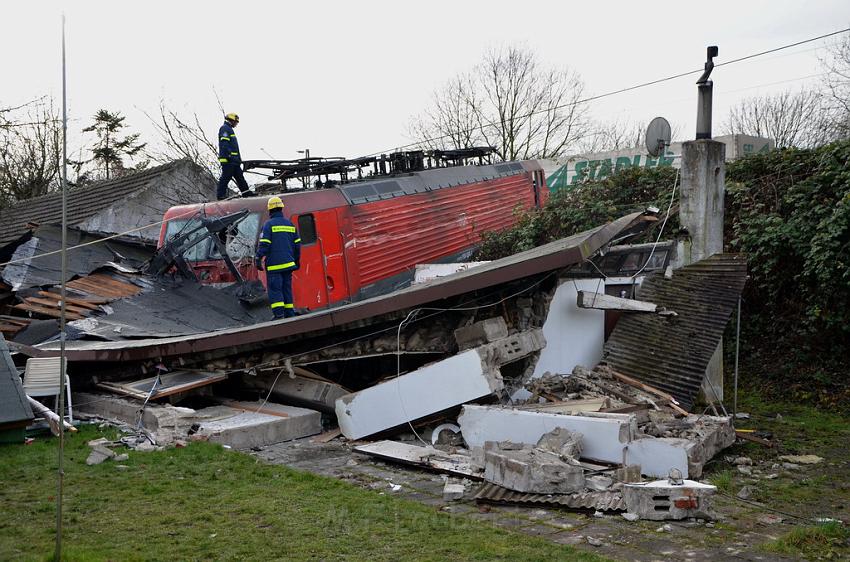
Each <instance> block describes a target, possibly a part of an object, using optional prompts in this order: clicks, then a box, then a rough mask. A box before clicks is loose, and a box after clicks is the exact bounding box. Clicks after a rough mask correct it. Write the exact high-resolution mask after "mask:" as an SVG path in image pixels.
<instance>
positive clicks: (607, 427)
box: [458, 404, 734, 478]
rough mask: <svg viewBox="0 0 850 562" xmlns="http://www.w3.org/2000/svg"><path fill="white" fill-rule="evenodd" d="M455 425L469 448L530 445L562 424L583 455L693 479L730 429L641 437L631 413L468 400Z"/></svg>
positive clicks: (645, 471)
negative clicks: (568, 411) (576, 437)
mask: <svg viewBox="0 0 850 562" xmlns="http://www.w3.org/2000/svg"><path fill="white" fill-rule="evenodd" d="M722 419H724V420H728V418H722ZM458 424H459V425H460V428H461V433H462V434H463V438H464V441H466V444H467V446H468V447H470V448H474V447H481V446H483V444H484V442H486V441H505V440H509V441H513V442H514V443H524V444H528V445H535V444H536V443H537V442H538V441H539V440H540V438H541V437H542V436H543V434H545V433H548V432H549V431H552V430H554V429H555V428H558V427H562V428H565V429H569V430H570V431H576V432H578V433H581V434H582V435H583V436H584V438H583V440H582V446H583V451H582V453H581V456H582V458H586V459H590V460H596V461H601V462H607V463H618V464H631V465H640V467H641V471H642V472H643V474H644V475H646V476H650V477H655V478H663V477H665V476H667V475H668V474H669V473H670V470H671V469H673V468H675V469H678V470H679V471H681V473H682V474H683V475H684V476H685V477H686V478H687V477H692V478H693V477H697V476H698V475H700V474H702V467H703V465H704V464H705V462H707V461H708V459H709V458H711V456H713V455H714V453H715V452H716V451H718V450H719V449H720V448H722V447H723V446H728V444H731V443H732V442H734V431H732V432H731V433H729V432H728V431H726V430H725V429H723V427H724V426H723V424H721V426H720V427H718V428H716V430H713V431H708V432H706V433H704V434H703V437H704V439H703V440H700V439H699V438H698V437H699V436H698V437H697V438H695V439H694V440H689V439H679V438H656V437H652V436H647V435H641V434H639V433H638V431H637V423H636V421H635V417H634V415H633V414H603V413H594V412H587V413H584V414H582V415H578V416H570V415H564V414H553V413H547V412H531V411H527V410H518V409H515V408H508V407H504V406H478V405H473V404H467V405H465V406H464V407H463V409H462V410H461V414H460V416H459V417H458ZM727 433H728V435H727ZM709 455H710V456H709Z"/></svg>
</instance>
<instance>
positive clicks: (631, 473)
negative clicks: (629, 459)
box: [614, 464, 641, 484]
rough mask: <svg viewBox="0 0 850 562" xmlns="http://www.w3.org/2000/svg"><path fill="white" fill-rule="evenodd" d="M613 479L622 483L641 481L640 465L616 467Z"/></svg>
mask: <svg viewBox="0 0 850 562" xmlns="http://www.w3.org/2000/svg"><path fill="white" fill-rule="evenodd" d="M614 479H615V480H616V481H617V482H623V483H624V484H631V483H634V482H641V477H640V465H637V464H630V465H627V466H622V467H620V468H618V469H617V470H616V471H614Z"/></svg>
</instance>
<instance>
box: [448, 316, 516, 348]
mask: <svg viewBox="0 0 850 562" xmlns="http://www.w3.org/2000/svg"><path fill="white" fill-rule="evenodd" d="M454 335H455V341H456V342H457V347H458V349H460V350H466V349H469V348H471V347H475V346H478V345H483V344H485V343H490V342H493V341H496V340H498V339H501V338H506V337H508V325H507V324H506V323H505V319H504V318H502V317H501V316H496V317H495V318H487V319H486V320H481V321H480V322H475V323H474V324H471V325H469V326H464V327H462V328H458V329H457V330H455V332H454Z"/></svg>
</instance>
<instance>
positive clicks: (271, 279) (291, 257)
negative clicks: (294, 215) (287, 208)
mask: <svg viewBox="0 0 850 562" xmlns="http://www.w3.org/2000/svg"><path fill="white" fill-rule="evenodd" d="M268 209H269V220H267V221H266V224H264V225H263V233H262V234H261V235H260V244H259V245H258V246H257V257H256V258H255V260H254V263H255V264H256V266H257V269H258V270H259V271H262V270H263V258H265V261H266V263H265V268H266V287H267V288H268V291H269V303H270V305H271V308H272V314H273V315H274V317H275V318H289V317H290V316H295V304H294V302H293V300H292V272H293V271H295V270H297V269H298V268H299V267H300V260H301V238H300V237H299V236H298V232H297V231H296V230H295V225H293V224H292V223H291V222H290V221H289V219H287V218H286V217H284V216H283V201H282V200H281V198H280V197H271V198H270V199H269V203H268Z"/></svg>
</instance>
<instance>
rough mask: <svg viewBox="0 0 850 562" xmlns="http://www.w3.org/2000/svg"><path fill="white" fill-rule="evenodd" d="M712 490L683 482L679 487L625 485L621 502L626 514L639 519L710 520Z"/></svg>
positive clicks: (662, 483)
mask: <svg viewBox="0 0 850 562" xmlns="http://www.w3.org/2000/svg"><path fill="white" fill-rule="evenodd" d="M716 491H717V488H716V487H715V486H711V485H710V484H702V483H701V482H695V481H693V480H685V481H684V483H683V484H682V485H679V486H674V485H671V484H670V482H669V481H668V480H657V481H655V482H648V483H646V484H626V485H625V486H624V487H623V498H624V499H625V501H626V507H627V509H628V511H629V513H635V514H637V515H639V516H640V517H641V519H649V520H652V521H664V520H668V519H686V518H688V517H696V518H700V519H712V518H713V517H714V516H713V513H712V509H711V507H712V498H713V496H714V493H715V492H716Z"/></svg>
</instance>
